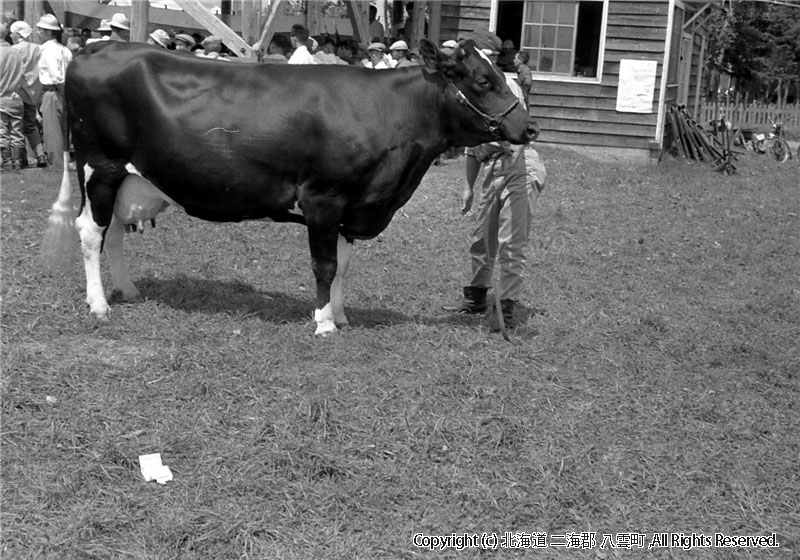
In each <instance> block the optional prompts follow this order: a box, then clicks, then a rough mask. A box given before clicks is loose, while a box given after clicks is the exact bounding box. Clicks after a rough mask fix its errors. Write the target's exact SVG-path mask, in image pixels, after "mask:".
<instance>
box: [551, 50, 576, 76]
mask: <svg viewBox="0 0 800 560" xmlns="http://www.w3.org/2000/svg"><path fill="white" fill-rule="evenodd" d="M571 61H572V53H571V52H570V51H556V64H555V69H554V72H555V73H556V74H572V69H571V68H570V63H571Z"/></svg>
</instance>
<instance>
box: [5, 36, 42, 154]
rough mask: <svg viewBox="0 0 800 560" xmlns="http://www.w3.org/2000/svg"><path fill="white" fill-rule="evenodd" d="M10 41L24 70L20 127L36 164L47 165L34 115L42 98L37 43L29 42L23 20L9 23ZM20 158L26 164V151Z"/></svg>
mask: <svg viewBox="0 0 800 560" xmlns="http://www.w3.org/2000/svg"><path fill="white" fill-rule="evenodd" d="M10 30H11V42H12V43H13V46H14V48H15V49H16V50H17V51H19V53H20V54H21V55H22V60H23V64H24V72H25V83H24V84H23V86H22V89H21V90H20V96H21V97H22V102H23V107H24V113H23V115H22V129H23V132H24V133H25V138H27V140H28V143H29V144H30V145H31V149H33V151H34V152H35V153H36V165H37V166H39V167H47V156H45V155H44V144H42V136H41V135H40V134H39V126H38V125H37V123H36V115H37V114H38V111H39V103H40V101H41V98H42V84H41V83H39V54H40V53H39V51H40V48H39V45H36V44H34V43H32V42H31V40H30V38H31V35H32V34H33V29H31V26H30V25H28V24H27V23H25V22H24V21H15V22H14V23H12V24H11V28H10ZM20 159H21V160H22V165H23V166H27V163H28V153H27V150H25V151H23V153H22V155H21V157H20Z"/></svg>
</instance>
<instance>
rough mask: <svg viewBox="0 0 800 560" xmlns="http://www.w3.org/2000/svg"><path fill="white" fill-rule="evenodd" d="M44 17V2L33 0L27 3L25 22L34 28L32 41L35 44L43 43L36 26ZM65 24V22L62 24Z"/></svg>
mask: <svg viewBox="0 0 800 560" xmlns="http://www.w3.org/2000/svg"><path fill="white" fill-rule="evenodd" d="M43 15H44V2H42V0H31V1H30V2H26V3H25V22H26V23H27V24H28V25H30V26H31V27H32V28H33V35H31V40H32V42H34V43H41V39H40V38H39V34H38V33H37V32H36V24H37V23H38V22H39V18H41V17H42V16H43ZM62 23H63V22H62Z"/></svg>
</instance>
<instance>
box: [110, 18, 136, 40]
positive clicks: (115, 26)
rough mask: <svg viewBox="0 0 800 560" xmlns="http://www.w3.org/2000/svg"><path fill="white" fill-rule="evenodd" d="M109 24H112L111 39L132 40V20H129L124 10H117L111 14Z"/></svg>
mask: <svg viewBox="0 0 800 560" xmlns="http://www.w3.org/2000/svg"><path fill="white" fill-rule="evenodd" d="M108 24H109V26H111V37H110V39H111V40H112V41H123V42H127V41H130V37H131V22H130V21H128V18H127V17H125V14H123V13H122V12H117V13H116V14H114V15H113V16H111V21H109V22H108Z"/></svg>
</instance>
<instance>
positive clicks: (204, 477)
mask: <svg viewBox="0 0 800 560" xmlns="http://www.w3.org/2000/svg"><path fill="white" fill-rule="evenodd" d="M540 151H541V153H542V155H543V156H544V159H545V161H546V163H547V165H548V168H549V172H550V178H549V185H548V188H547V190H546V191H545V194H544V196H543V197H542V198H541V199H540V205H539V207H538V209H537V219H536V225H535V228H534V231H535V235H534V239H533V240H532V241H531V244H530V251H529V254H530V265H531V266H530V276H529V278H528V280H527V285H526V290H525V293H524V298H523V299H524V301H523V303H524V304H525V305H526V309H527V311H526V312H525V313H524V318H523V324H522V325H521V326H520V327H519V328H518V329H516V330H515V331H513V332H512V333H511V335H512V339H513V344H509V343H507V342H505V341H503V339H502V338H501V337H500V336H498V335H492V334H490V333H489V332H488V331H487V329H486V328H485V325H484V323H483V321H482V319H479V318H460V317H452V316H449V315H447V314H446V313H444V312H442V311H441V310H440V307H441V305H442V304H444V303H447V302H449V301H451V300H453V299H454V298H456V297H457V296H458V295H459V292H460V288H461V286H462V284H463V283H464V282H465V279H466V276H467V267H468V259H467V254H466V244H467V242H466V233H467V231H468V229H469V227H470V224H469V222H468V220H467V219H466V218H463V217H461V216H460V215H459V213H458V193H459V192H460V189H461V186H462V181H463V173H464V169H463V160H458V161H449V162H448V163H447V165H445V166H443V167H435V168H432V169H431V171H430V172H429V174H428V176H427V177H426V179H425V180H424V182H423V184H422V186H421V187H420V189H419V191H418V192H417V194H416V195H415V197H414V198H412V200H411V201H410V203H409V204H408V205H407V206H406V207H405V208H404V209H403V210H402V212H401V213H398V215H397V216H396V218H395V220H394V221H393V223H392V224H391V226H390V227H389V229H388V230H387V231H386V232H385V233H384V235H383V236H382V238H381V240H380V241H379V240H373V241H369V242H363V243H357V245H356V253H355V256H354V260H353V263H352V266H351V269H350V275H349V279H348V285H347V292H346V294H347V296H346V298H347V299H346V307H347V310H348V314H349V318H350V321H351V324H352V326H351V327H350V328H349V329H346V330H344V331H341V332H340V333H339V334H338V335H337V336H333V337H328V338H324V339H316V338H315V337H314V336H313V331H314V325H313V321H312V320H311V312H312V309H313V293H314V288H313V286H314V282H313V277H312V274H311V268H310V258H309V256H308V249H307V243H306V234H305V230H304V229H303V228H301V227H298V226H294V225H290V224H272V223H246V224H238V225H237V224H225V225H220V224H210V223H205V222H200V221H198V220H195V219H192V218H189V217H187V216H185V215H183V214H181V213H179V212H177V211H173V210H170V211H168V212H167V213H166V214H165V215H163V216H162V217H161V218H160V220H159V223H158V226H157V228H156V229H154V230H152V229H150V228H148V229H147V231H146V232H145V233H144V234H143V235H139V234H130V235H128V236H127V237H126V254H127V255H128V257H129V261H130V263H131V268H132V273H133V278H134V281H135V282H136V283H137V285H138V287H139V288H140V290H141V292H142V294H143V296H144V301H141V302H138V303H133V304H119V303H118V304H115V305H113V306H112V317H111V321H110V322H109V323H105V324H101V323H97V322H95V321H94V320H92V319H91V318H90V316H89V314H88V310H87V308H86V306H85V303H84V297H85V292H84V288H85V286H84V276H83V269H82V265H81V264H80V263H79V262H78V261H77V258H76V261H75V263H74V267H73V268H72V269H71V270H70V271H69V272H67V273H61V274H55V273H49V272H46V271H44V269H43V268H42V266H41V265H40V263H39V262H38V260H37V253H38V245H39V242H40V239H41V236H42V233H43V231H44V226H45V221H46V218H47V212H48V209H49V206H50V204H51V203H52V202H53V200H54V198H55V194H56V190H57V186H58V184H59V175H58V174H57V173H56V172H54V171H48V170H46V171H38V170H27V171H25V172H24V173H16V174H12V173H4V174H3V175H2V350H3V362H2V370H3V371H2V548H1V549H0V552H2V558H3V559H6V558H7V559H9V560H12V559H13V560H27V559H36V560H50V559H53V560H55V559H59V560H64V559H69V560H72V559H112V558H113V559H116V558H119V559H141V560H144V559H148V560H157V559H177V558H180V559H197V560H201V559H202V560H209V559H238V558H251V559H275V560H284V559H306V558H320V559H378V558H387V559H395V558H396V559H402V558H407V559H411V558H479V557H480V558H483V557H492V558H517V557H530V556H531V555H532V554H533V553H534V552H537V554H535V556H536V557H537V558H555V559H562V558H563V559H593V560H602V559H614V558H648V559H650V558H652V559H660V558H664V559H673V558H674V559H700V558H703V559H705V558H715V559H717V558H718V559H727V558H746V559H767V558H769V559H772V558H786V559H792V558H798V557H800V409H799V408H798V402H799V399H798V397H800V283H799V282H798V279H799V278H800V217H799V216H800V179H798V177H800V162H798V161H797V160H793V161H791V162H787V163H786V164H784V165H783V166H777V165H775V164H772V163H771V162H769V161H768V160H767V159H766V158H764V157H757V156H743V159H741V160H740V162H739V169H740V173H739V175H737V176H734V177H726V176H724V175H722V174H717V173H714V172H712V171H710V170H708V169H707V168H705V167H702V166H699V165H696V164H695V165H690V164H687V163H686V162H684V161H682V160H681V161H679V160H672V161H666V162H664V163H662V164H661V165H659V166H654V165H649V166H636V165H632V164H625V163H620V162H598V161H594V160H591V159H588V158H586V157H584V156H582V155H579V154H577V153H575V152H572V151H566V150H557V149H555V148H552V147H542V148H541V150H540ZM109 286H110V284H108V281H107V285H106V287H107V288H108V287H109ZM536 310H541V311H543V313H534V311H536ZM147 453H161V455H162V458H163V461H164V464H166V465H169V467H170V468H171V470H172V472H173V474H174V477H175V478H174V480H173V481H171V482H169V483H167V484H166V485H165V486H161V485H159V484H156V483H155V482H149V483H148V482H145V481H144V480H143V478H142V476H141V474H140V473H139V466H138V457H139V455H142V454H147ZM679 532H683V533H686V534H689V535H691V533H693V532H694V533H698V534H700V533H704V534H706V535H708V534H712V533H724V534H726V535H771V534H773V533H775V534H776V539H777V541H778V543H779V544H780V547H779V548H772V549H756V548H735V549H723V548H694V549H691V550H684V549H682V548H680V547H672V548H670V547H664V548H652V549H650V550H648V545H649V544H650V543H651V541H652V539H653V533H679ZM417 533H421V534H424V535H449V534H452V533H457V534H463V533H478V534H483V533H488V534H491V533H496V534H497V535H498V539H499V538H500V537H501V536H503V535H504V533H527V534H531V533H547V534H548V538H549V539H551V541H550V542H553V540H552V539H554V538H555V537H553V536H554V535H565V534H566V533H575V534H576V536H577V537H580V538H579V539H578V540H581V539H583V540H582V542H580V543H577V542H576V543H575V544H579V545H580V544H582V545H584V547H583V548H581V547H580V546H576V547H572V548H565V547H560V548H559V547H549V548H541V549H538V550H537V551H533V550H531V549H512V548H498V550H496V551H495V552H480V551H478V550H477V549H467V550H462V551H457V550H454V549H448V550H441V551H428V550H426V549H424V548H417V547H416V546H415V545H414V541H413V536H414V535H415V534H417ZM590 533H596V535H595V538H596V544H595V546H594V547H589V546H587V545H588V544H590V543H589V542H588V541H587V539H588V537H590V536H591V535H590ZM632 533H635V534H644V535H645V537H643V544H644V548H643V549H640V548H637V546H636V544H634V546H633V549H632V550H629V549H626V548H624V547H623V546H621V545H624V542H625V539H626V538H630V534H632ZM604 534H608V535H611V536H612V539H611V540H612V541H613V542H614V543H615V544H617V545H618V547H617V548H612V546H611V543H610V542H607V543H606V545H605V547H603V548H602V549H601V548H600V546H601V543H602V541H603V535H604ZM620 534H622V536H620ZM636 540H637V539H634V542H636ZM562 542H563V541H562Z"/></svg>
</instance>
